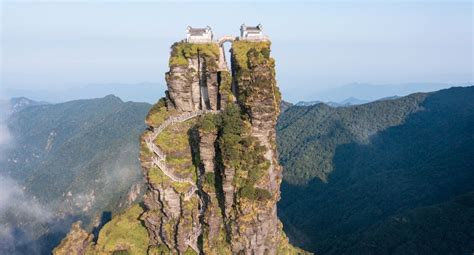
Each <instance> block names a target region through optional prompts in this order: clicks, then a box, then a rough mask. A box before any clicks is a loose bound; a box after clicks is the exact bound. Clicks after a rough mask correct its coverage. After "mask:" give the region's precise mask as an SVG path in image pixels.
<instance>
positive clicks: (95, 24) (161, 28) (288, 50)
mask: <svg viewBox="0 0 474 255" xmlns="http://www.w3.org/2000/svg"><path fill="white" fill-rule="evenodd" d="M472 8H473V7H472V2H471V1H463V2H456V1H441V2H439V1H438V2H432V1H418V2H411V1H383V2H382V1H366V2H361V1H356V2H350V1H343V2H334V1H331V2H330V1H317V2H301V3H295V2H293V1H292V2H291V3H290V2H271V1H265V2H260V3H252V2H248V1H247V2H245V3H237V2H233V3H221V2H199V3H194V2H193V3H191V2H186V1H181V2H178V3H170V2H161V3H157V2H151V1H148V2H132V1H129V2H125V1H121V2H118V1H102V2H100V1H98V2H95V1H94V2H92V1H83V2H79V1H64V2H59V1H54V2H36V3H35V2H23V1H21V2H14V1H3V2H2V13H1V18H2V20H1V21H2V23H1V29H2V38H1V43H2V52H3V55H2V66H1V68H2V74H1V78H2V80H1V86H2V87H3V88H4V89H12V88H17V89H18V88H20V89H28V90H45V89H46V90H56V89H62V88H72V87H77V86H82V85H87V84H100V83H114V82H119V83H140V82H153V83H159V84H161V85H162V86H163V85H164V73H165V72H166V71H167V68H168V65H167V62H168V57H169V46H170V45H171V44H172V43H173V42H175V41H178V40H180V39H182V38H183V37H184V36H185V28H186V26H187V25H188V24H191V25H193V26H205V25H210V26H211V27H212V28H213V30H214V33H215V35H216V36H220V35H224V34H233V35H237V34H238V30H239V26H240V24H241V23H242V22H246V23H247V24H257V23H262V24H263V26H264V31H265V33H266V34H268V35H269V36H270V37H271V39H272V43H273V47H272V54H273V56H274V57H275V59H276V63H277V78H278V81H279V85H280V87H281V89H282V92H283V96H284V97H285V98H287V99H289V100H291V101H298V100H309V99H311V98H310V97H311V96H312V95H314V93H317V91H319V90H322V89H326V88H330V87H335V86H340V85H343V84H347V83H351V82H368V83H375V84H382V83H405V82H443V83H466V82H472V81H473V80H474V78H473V63H472V62H473V52H472V44H473V31H472V30H473V20H472V19H473V17H472V12H473V9H472ZM163 89H164V86H163Z"/></svg>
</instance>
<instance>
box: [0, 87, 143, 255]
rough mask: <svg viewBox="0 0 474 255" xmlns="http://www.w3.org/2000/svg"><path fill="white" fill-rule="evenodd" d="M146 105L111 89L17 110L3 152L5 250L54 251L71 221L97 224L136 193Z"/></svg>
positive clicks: (9, 122)
mask: <svg viewBox="0 0 474 255" xmlns="http://www.w3.org/2000/svg"><path fill="white" fill-rule="evenodd" d="M12 103H14V102H13V101H12ZM149 108H150V105H149V104H145V103H133V102H123V101H122V100H120V99H119V98H118V97H115V96H107V97H104V98H100V99H91V100H77V101H71V102H67V103H61V104H46V105H33V106H28V107H26V108H24V109H22V110H20V111H17V112H14V113H12V115H11V116H10V117H9V118H8V119H7V120H6V125H7V127H8V129H7V130H8V132H9V133H10V134H9V136H10V137H11V141H10V144H9V145H8V146H5V147H6V148H3V149H2V154H3V155H2V157H0V177H1V179H0V181H1V183H2V185H3V186H2V192H3V194H5V196H4V197H2V199H3V198H4V200H2V201H1V202H2V204H1V208H0V209H1V210H0V224H1V226H2V229H3V230H2V232H1V233H0V234H1V235H2V236H1V237H2V238H1V239H2V241H1V242H0V246H1V248H0V253H2V254H3V253H5V254H14V253H15V252H20V253H33V252H40V253H49V252H50V251H51V249H52V247H54V246H55V245H56V244H57V243H58V242H59V240H60V239H61V238H62V237H63V235H64V234H65V232H66V231H68V229H69V226H70V223H71V221H72V220H75V219H78V218H80V219H83V220H85V221H86V222H85V223H86V226H87V225H89V224H87V223H88V221H90V227H92V225H97V224H100V221H101V220H106V218H110V215H111V214H112V213H115V212H118V211H120V210H121V208H125V207H127V206H128V204H130V203H131V202H132V201H133V200H134V199H136V198H137V197H139V195H138V194H137V193H139V192H140V184H142V183H143V177H142V172H141V169H140V165H139V162H138V147H139V136H140V133H141V132H143V130H144V129H145V125H144V123H143V119H144V117H145V116H146V113H147V112H148V110H149ZM142 190H143V189H142ZM20 205H24V206H20ZM101 218H102V219H101ZM90 229H91V228H90ZM9 238H10V239H12V238H13V240H14V245H12V244H13V243H12V242H11V241H12V240H9ZM13 246H15V247H13Z"/></svg>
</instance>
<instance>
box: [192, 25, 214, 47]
mask: <svg viewBox="0 0 474 255" xmlns="http://www.w3.org/2000/svg"><path fill="white" fill-rule="evenodd" d="M186 33H187V35H186V42H188V43H211V42H212V38H213V34H212V29H211V28H210V27H209V26H207V27H205V28H193V27H191V26H188V28H187V29H186Z"/></svg>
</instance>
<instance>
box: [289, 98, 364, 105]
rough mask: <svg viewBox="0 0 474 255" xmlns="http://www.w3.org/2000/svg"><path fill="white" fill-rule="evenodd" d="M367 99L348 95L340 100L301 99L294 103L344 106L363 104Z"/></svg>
mask: <svg viewBox="0 0 474 255" xmlns="http://www.w3.org/2000/svg"><path fill="white" fill-rule="evenodd" d="M368 102H369V101H368V100H361V99H357V98H354V97H349V98H347V99H344V100H342V101H341V102H331V101H329V102H322V101H309V102H305V101H301V102H298V103H296V104H295V105H296V106H312V105H316V104H321V103H322V104H327V105H329V106H332V107H345V106H351V105H359V104H365V103H368Z"/></svg>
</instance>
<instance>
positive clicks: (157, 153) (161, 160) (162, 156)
mask: <svg viewBox="0 0 474 255" xmlns="http://www.w3.org/2000/svg"><path fill="white" fill-rule="evenodd" d="M217 112H219V111H214V110H200V111H194V112H187V113H183V114H180V115H177V116H171V117H169V118H168V119H166V120H165V121H164V122H163V123H162V124H161V125H160V126H158V127H156V128H153V131H152V133H151V135H149V136H148V137H146V138H145V142H146V144H147V147H148V149H150V150H151V151H152V152H153V154H154V156H153V157H152V160H153V164H155V165H156V166H158V167H159V168H160V169H161V171H163V173H164V174H165V175H166V176H168V177H169V178H170V179H171V180H173V181H175V182H185V183H189V184H191V188H190V189H189V191H188V192H186V194H185V196H184V198H185V199H186V200H189V198H191V196H192V195H193V194H194V193H195V192H196V190H197V186H196V183H195V182H194V180H193V179H191V178H181V177H179V176H176V175H175V174H174V173H173V171H172V170H170V169H169V168H168V166H167V165H166V153H165V152H163V151H162V150H161V149H160V148H159V147H158V146H156V144H155V143H154V140H155V139H156V138H157V137H158V135H160V133H161V132H163V130H165V128H167V127H168V126H170V125H172V124H175V123H181V122H184V121H187V120H189V119H192V118H194V117H197V116H199V115H202V114H206V113H217Z"/></svg>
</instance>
